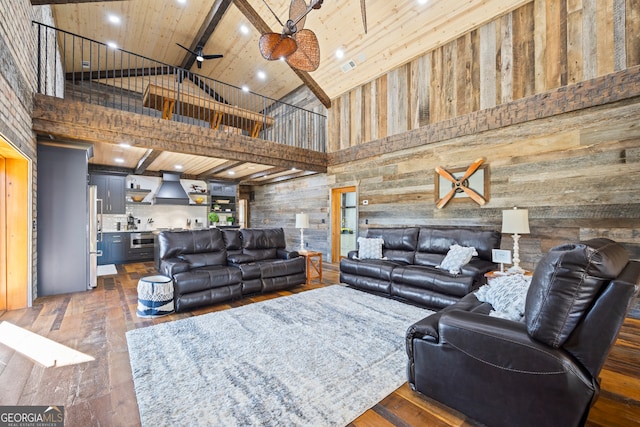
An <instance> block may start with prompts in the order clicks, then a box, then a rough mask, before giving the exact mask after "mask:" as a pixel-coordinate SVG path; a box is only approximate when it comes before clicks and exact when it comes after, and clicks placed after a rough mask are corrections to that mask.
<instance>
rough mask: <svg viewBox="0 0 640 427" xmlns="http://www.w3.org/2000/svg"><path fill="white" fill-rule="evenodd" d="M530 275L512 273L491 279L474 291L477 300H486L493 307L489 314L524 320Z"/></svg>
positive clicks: (519, 320)
mask: <svg viewBox="0 0 640 427" xmlns="http://www.w3.org/2000/svg"><path fill="white" fill-rule="evenodd" d="M530 284H531V276H524V275H522V274H512V275H508V276H500V277H496V278H495V279H491V281H490V283H489V284H488V285H484V286H481V287H480V289H478V290H477V291H476V293H475V294H476V298H478V301H482V302H488V303H489V304H491V306H492V307H493V310H492V311H491V312H489V316H494V317H501V318H503V319H509V320H516V321H518V322H524V311H525V303H526V301H527V291H528V290H529V285H530Z"/></svg>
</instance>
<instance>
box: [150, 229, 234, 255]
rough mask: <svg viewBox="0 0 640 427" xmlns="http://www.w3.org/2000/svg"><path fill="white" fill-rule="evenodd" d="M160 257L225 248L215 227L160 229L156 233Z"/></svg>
mask: <svg viewBox="0 0 640 427" xmlns="http://www.w3.org/2000/svg"><path fill="white" fill-rule="evenodd" d="M158 245H159V248H158V256H159V257H160V259H168V258H177V257H178V255H182V254H194V253H202V252H217V251H222V250H224V249H225V245H224V240H223V239H222V234H221V232H220V230H219V229H217V228H210V229H206V230H194V231H161V232H160V234H159V235H158Z"/></svg>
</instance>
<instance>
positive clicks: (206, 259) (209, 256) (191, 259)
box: [178, 251, 227, 268]
mask: <svg viewBox="0 0 640 427" xmlns="http://www.w3.org/2000/svg"><path fill="white" fill-rule="evenodd" d="M178 258H180V259H182V260H185V261H186V262H188V263H189V264H190V266H191V268H200V267H206V266H209V265H221V266H224V265H227V253H226V251H219V252H204V253H200V254H182V255H179V256H178Z"/></svg>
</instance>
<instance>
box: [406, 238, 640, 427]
mask: <svg viewBox="0 0 640 427" xmlns="http://www.w3.org/2000/svg"><path fill="white" fill-rule="evenodd" d="M639 283H640V262H638V261H628V254H627V252H626V251H625V250H624V248H623V247H622V246H621V245H619V244H617V243H615V242H613V241H611V240H608V239H593V240H590V241H587V242H583V243H579V244H567V245H561V246H558V247H556V248H554V249H552V250H551V251H550V252H549V253H548V254H547V255H546V256H545V257H544V258H543V259H542V260H541V261H540V262H539V264H538V265H537V267H536V269H535V272H534V275H533V278H532V281H531V285H530V287H529V290H528V293H527V298H526V304H525V322H517V321H511V320H506V319H501V318H497V317H490V316H488V315H487V314H488V313H489V311H490V310H491V309H492V307H491V306H490V305H489V304H487V303H481V302H479V301H478V300H477V299H476V297H475V295H474V294H469V295H467V296H465V297H464V298H463V299H462V300H460V301H459V302H457V303H456V304H453V305H451V306H449V307H447V308H445V309H444V310H442V311H440V312H438V313H436V314H434V315H432V316H430V317H427V318H425V319H423V320H421V321H419V322H417V323H416V324H414V325H412V326H411V327H410V328H409V330H408V331H407V352H408V355H409V364H408V377H409V384H410V386H411V388H412V389H413V390H415V391H418V392H420V393H422V394H423V395H425V396H427V397H430V398H433V399H435V400H437V401H439V402H441V403H443V404H445V405H447V406H449V407H451V408H454V409H456V410H458V411H460V412H462V413H464V414H466V415H467V416H469V417H471V418H473V419H475V420H477V421H479V422H481V423H484V424H486V425H487V426H491V427H500V426H505V427H511V426H520V427H526V426H542V425H554V426H563V427H569V426H580V425H583V424H584V422H585V421H586V418H587V415H588V413H589V409H590V407H591V405H592V404H593V403H594V402H595V400H596V399H597V397H598V393H599V390H600V385H599V381H598V375H599V373H600V370H601V369H602V365H603V364H604V362H605V359H606V357H607V354H608V352H609V350H610V348H611V346H612V345H613V343H614V342H615V339H616V337H617V334H618V332H619V330H620V327H621V325H622V323H623V322H624V319H625V317H626V314H627V312H628V310H629V308H630V307H631V304H632V302H633V300H634V297H635V296H637V294H638V288H639V287H638V284H639Z"/></svg>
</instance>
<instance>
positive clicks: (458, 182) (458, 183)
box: [436, 158, 487, 209]
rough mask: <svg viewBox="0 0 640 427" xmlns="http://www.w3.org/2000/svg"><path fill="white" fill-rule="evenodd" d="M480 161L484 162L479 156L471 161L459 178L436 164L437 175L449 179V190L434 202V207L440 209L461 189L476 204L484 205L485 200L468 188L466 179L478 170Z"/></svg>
mask: <svg viewBox="0 0 640 427" xmlns="http://www.w3.org/2000/svg"><path fill="white" fill-rule="evenodd" d="M482 163H484V159H483V158H480V159H478V160H476V161H475V162H473V163H471V166H469V167H468V168H467V171H466V172H465V173H464V175H463V176H462V177H461V178H459V179H458V178H456V177H455V176H453V175H452V174H451V173H449V172H448V171H447V170H445V169H444V168H442V167H440V166H438V167H437V168H436V172H437V173H438V175H440V176H441V177H443V178H445V179H446V180H448V181H451V191H449V192H448V193H447V194H446V195H445V196H444V197H443V198H442V199H440V200H439V201H438V203H437V204H436V207H437V208H438V209H442V208H443V207H445V205H446V204H447V203H449V200H451V199H452V198H453V196H454V195H455V194H456V193H461V192H463V191H464V192H465V193H466V194H467V196H469V197H470V198H471V199H472V200H474V201H475V202H476V203H477V204H479V205H480V206H484V204H485V203H487V201H486V200H485V199H484V197H482V196H481V195H480V194H478V193H477V192H476V191H475V190H473V189H471V188H469V181H467V179H468V178H469V177H470V176H471V175H473V174H474V173H475V172H476V171H477V170H478V168H479V167H480V165H482Z"/></svg>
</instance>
